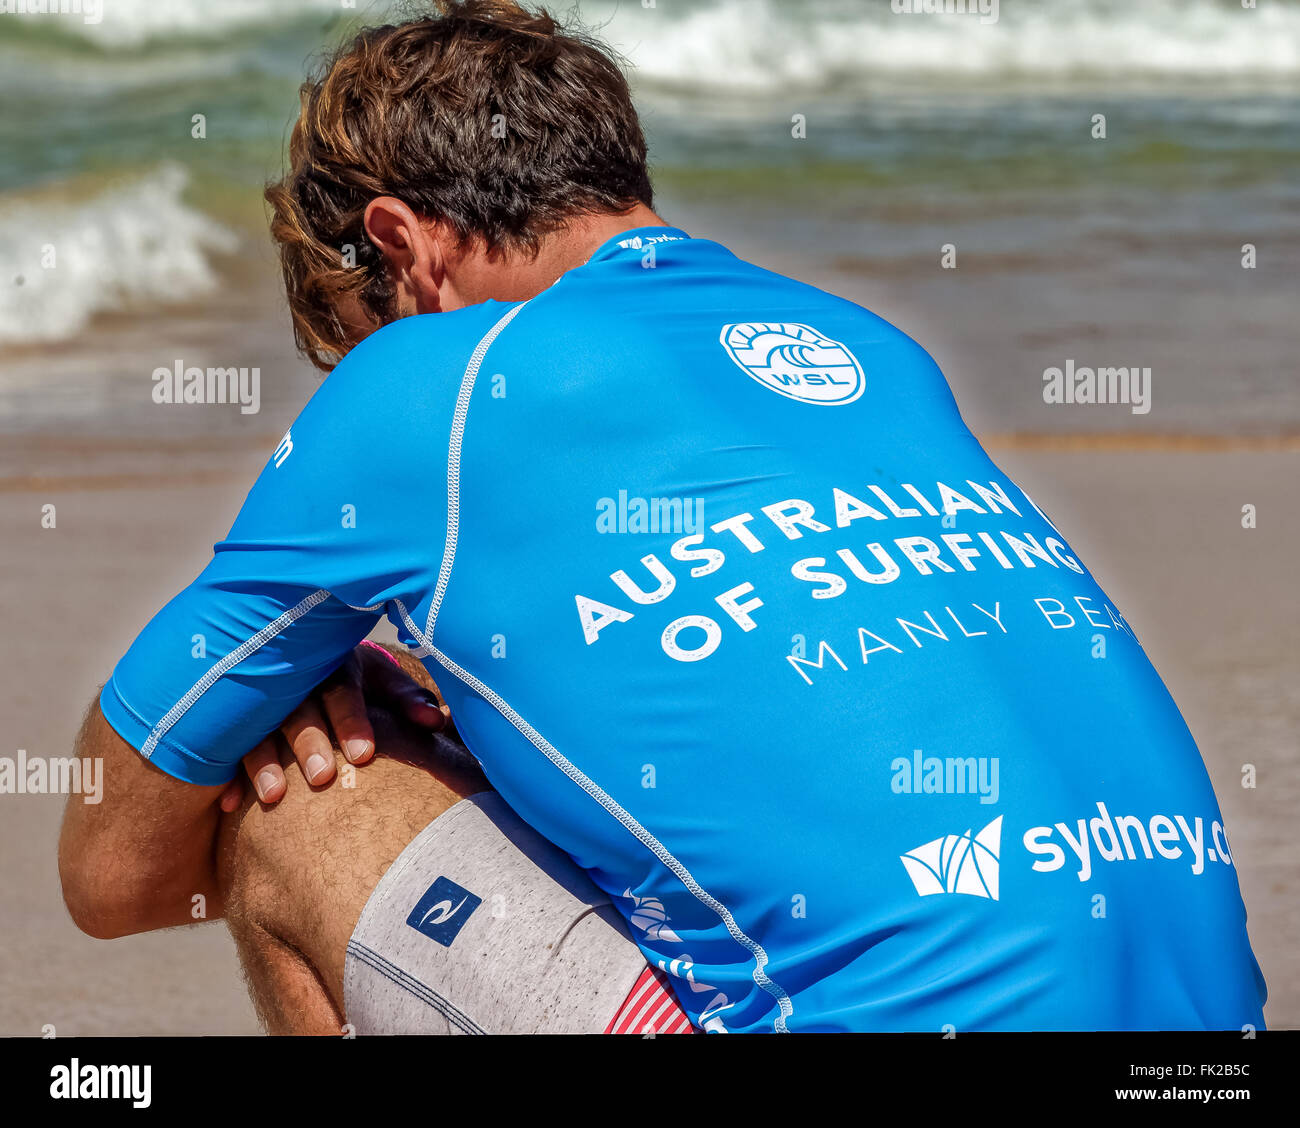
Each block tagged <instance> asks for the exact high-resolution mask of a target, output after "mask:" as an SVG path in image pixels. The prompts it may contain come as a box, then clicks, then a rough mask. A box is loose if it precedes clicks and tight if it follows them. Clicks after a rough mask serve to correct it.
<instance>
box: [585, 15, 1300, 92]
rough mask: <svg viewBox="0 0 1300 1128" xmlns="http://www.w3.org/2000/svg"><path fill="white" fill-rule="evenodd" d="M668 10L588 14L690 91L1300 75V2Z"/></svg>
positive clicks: (643, 74)
mask: <svg viewBox="0 0 1300 1128" xmlns="http://www.w3.org/2000/svg"><path fill="white" fill-rule="evenodd" d="M668 7H669V6H668V4H666V3H661V4H659V5H658V6H656V7H655V8H649V9H643V8H641V7H640V6H639V5H636V4H628V3H621V4H619V5H618V6H617V8H615V7H613V6H610V5H609V4H605V3H602V4H600V5H598V6H597V5H590V4H584V5H583V8H582V10H583V11H584V12H586V13H590V14H595V13H597V12H604V13H607V14H608V21H607V22H606V23H604V25H603V28H602V30H601V33H602V35H604V36H605V37H606V38H607V39H609V40H610V41H612V42H613V43H614V44H615V45H616V46H618V47H619V48H620V49H621V50H622V51H623V52H624V53H625V54H626V55H627V56H628V58H629V59H630V61H631V62H632V63H633V64H634V65H635V68H636V72H637V74H638V75H639V77H640V78H641V79H642V80H643V81H650V82H652V83H656V84H662V85H669V86H676V87H689V86H703V87H715V88H728V87H735V88H742V89H754V90H761V89H773V90H778V89H788V88H791V87H794V88H808V87H814V88H815V87H823V86H829V85H843V84H850V85H851V84H855V83H862V82H870V81H871V80H872V79H873V78H880V77H883V78H896V77H899V76H903V75H932V76H937V77H951V78H958V79H960V78H998V77H1004V76H1005V77H1014V76H1019V75H1023V76H1030V77H1038V76H1050V75H1060V76H1087V75H1093V76H1098V77H1107V78H1113V77H1118V78H1134V79H1160V78H1178V77H1187V78H1193V77H1197V76H1207V75H1208V76H1232V77H1250V76H1257V77H1266V78H1274V79H1276V78H1282V79H1300V5H1295V4H1287V5H1281V4H1278V3H1276V2H1273V3H1269V4H1261V5H1260V7H1259V8H1257V9H1253V10H1252V9H1243V8H1241V7H1240V6H1239V5H1236V4H1225V3H1220V2H1216V0H1141V2H1140V3H1133V2H1124V3H1120V2H1115V0H1093V2H1092V3H1087V4H1084V3H1078V2H1077V0H1070V2H1066V0H1055V2H1047V3H1042V4H1036V5H1034V6H1032V7H1030V6H1027V5H1025V4H1021V3H1013V2H1012V0H1005V2H1004V3H1002V4H1001V6H1000V13H999V19H998V22H996V23H993V24H982V23H981V22H980V19H979V17H978V16H977V15H956V14H953V15H917V14H910V15H903V14H895V13H894V12H893V11H892V10H891V7H890V4H889V3H888V0H856V2H855V3H852V4H843V3H838V2H836V0H821V2H820V3H816V2H808V3H804V4H798V5H796V4H794V3H779V2H777V0H717V2H715V3H712V4H697V5H692V6H691V7H690V8H689V9H688V10H687V11H688V14H686V15H684V16H682V17H679V18H674V17H672V16H668V15H666V14H665V13H666V11H667V10H668Z"/></svg>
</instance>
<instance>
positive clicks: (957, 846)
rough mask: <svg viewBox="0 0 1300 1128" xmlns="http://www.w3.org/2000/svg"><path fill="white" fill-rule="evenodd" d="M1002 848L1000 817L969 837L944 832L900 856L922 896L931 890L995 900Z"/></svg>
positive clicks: (969, 834) (967, 834)
mask: <svg viewBox="0 0 1300 1128" xmlns="http://www.w3.org/2000/svg"><path fill="white" fill-rule="evenodd" d="M1001 847H1002V816H1001V815H999V816H998V817H997V818H995V819H994V820H993V821H992V822H991V823H989V825H988V826H986V827H985V828H984V829H983V830H981V831H980V832H979V834H977V835H975V836H974V837H973V838H972V837H971V832H970V831H969V830H968V831H967V832H966V833H965V834H947V835H944V837H943V838H936V839H935V840H934V841H933V842H927V843H926V844H925V845H924V846H918V847H917V848H916V849H915V850H909V851H908V852H907V853H906V854H903V855H901V859H902V862H903V865H904V867H905V868H906V869H907V875H908V877H910V878H911V879H912V884H913V885H915V886H916V891H917V892H918V893H919V894H921V896H922V897H929V896H931V895H932V894H934V893H966V894H969V895H970V896H971V897H984V898H986V899H988V900H990V901H996V900H997V899H998V855H999V854H1000V853H1001Z"/></svg>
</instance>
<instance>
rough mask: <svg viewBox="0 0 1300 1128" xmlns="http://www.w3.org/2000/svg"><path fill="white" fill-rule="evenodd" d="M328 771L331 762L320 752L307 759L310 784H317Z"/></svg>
mask: <svg viewBox="0 0 1300 1128" xmlns="http://www.w3.org/2000/svg"><path fill="white" fill-rule="evenodd" d="M328 770H329V761H328V760H326V759H325V757H324V756H322V755H321V754H320V753H319V752H313V753H312V754H311V755H310V756H308V757H307V781H308V782H309V783H315V782H316V781H317V780H318V779H319V778H320V777H321V776H322V775H323V774H324V773H325V772H326V771H328Z"/></svg>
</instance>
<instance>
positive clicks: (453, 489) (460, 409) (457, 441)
mask: <svg viewBox="0 0 1300 1128" xmlns="http://www.w3.org/2000/svg"><path fill="white" fill-rule="evenodd" d="M527 304H528V303H527V302H523V303H522V304H520V305H517V306H515V308H514V309H512V310H510V311H509V312H508V313H506V314H504V315H503V316H502V317H501V319H500V320H499V321H498V322H497V323H496V324H495V325H493V326H492V328H491V329H489V330H488V331H487V334H486V335H485V336H484V337H483V339H482V340H481V341H479V343H478V345H477V346H476V347H475V349H474V352H473V353H472V354H471V355H470V358H469V364H467V365H466V366H465V375H464V376H463V377H462V378H461V382H460V393H459V394H458V395H457V396H456V410H455V412H454V413H453V414H452V417H451V440H450V443H449V444H448V447H447V541H446V544H445V545H444V547H443V551H442V567H441V568H439V569H438V583H437V585H436V586H435V588H434V590H433V600H432V601H431V602H430V604H429V614H428V617H427V618H426V619H425V620H424V634H425V637H426V638H432V637H433V625H434V622H435V620H436V619H437V618H438V609H439V607H441V606H442V597H443V595H444V594H445V593H446V591H447V581H448V580H449V579H451V566H452V564H453V563H454V562H455V560H456V539H457V537H458V536H459V534H460V450H461V446H462V445H463V443H464V441H465V417H466V416H467V415H468V414H469V398H470V396H471V395H472V394H473V391H474V382H475V381H476V380H477V379H478V370H479V366H480V365H482V363H483V358H484V357H485V356H486V355H487V351H488V349H489V348H491V347H492V342H493V341H495V340H496V339H497V334H498V333H500V332H501V330H502V329H504V328H505V327H506V326H507V325H509V324H510V322H511V320H512V319H513V318H514V316H515V314H517V313H518V312H519V311H520V310H521V309H523V308H524V306H526V305H527ZM426 645H427V643H426Z"/></svg>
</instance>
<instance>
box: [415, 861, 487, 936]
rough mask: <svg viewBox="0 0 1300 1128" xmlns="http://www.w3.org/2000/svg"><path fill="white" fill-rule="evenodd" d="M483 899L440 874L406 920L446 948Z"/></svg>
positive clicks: (418, 930)
mask: <svg viewBox="0 0 1300 1128" xmlns="http://www.w3.org/2000/svg"><path fill="white" fill-rule="evenodd" d="M482 903H483V899H482V898H481V897H476V896H474V894H473V893H471V892H470V891H469V890H468V889H462V888H461V887H460V886H459V885H457V884H456V883H455V882H454V881H451V880H450V879H449V878H446V877H440V878H438V880H437V881H435V882H434V883H433V884H432V885H430V886H429V888H428V889H426V890H425V892H424V896H423V897H421V898H420V900H419V901H418V902H417V903H416V906H415V908H413V909H412V910H411V915H410V916H408V917H407V918H406V923H407V924H409V925H410V926H411V927H412V928H414V929H415V930H416V932H420V933H423V934H424V935H425V936H427V937H428V938H429V939H430V940H436V941H437V942H438V943H439V944H441V945H442V946H443V947H444V948H450V947H451V942H452V941H453V940H455V939H456V937H457V935H459V933H460V930H461V929H462V928H463V927H464V926H465V922H466V921H467V920H469V916H470V913H472V912H473V911H474V910H475V909H477V908H478V907H479V905H481V904H482Z"/></svg>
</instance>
